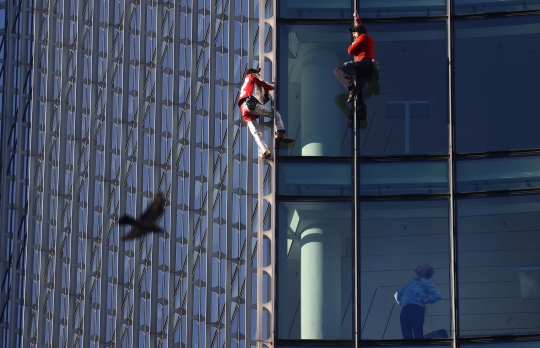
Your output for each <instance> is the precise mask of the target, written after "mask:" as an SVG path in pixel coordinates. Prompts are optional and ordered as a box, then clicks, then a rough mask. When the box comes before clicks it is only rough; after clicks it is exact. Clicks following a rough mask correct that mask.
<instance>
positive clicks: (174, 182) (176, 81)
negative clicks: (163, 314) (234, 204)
mask: <svg viewBox="0 0 540 348" xmlns="http://www.w3.org/2000/svg"><path fill="white" fill-rule="evenodd" d="M181 9H182V7H181V6H180V5H179V4H178V3H177V2H176V1H175V2H174V3H173V8H172V11H174V12H173V13H174V36H173V38H172V41H173V43H174V52H173V55H172V63H173V69H172V71H173V72H172V73H173V93H172V98H173V100H172V105H171V107H172V108H173V109H172V126H173V129H172V149H171V153H172V156H171V164H170V168H171V169H170V170H171V194H170V196H169V206H170V210H171V224H170V226H171V230H170V231H169V240H170V247H171V250H170V252H169V267H170V269H169V287H168V294H167V297H168V299H169V300H168V304H169V308H168V315H167V334H166V335H163V336H164V337H166V339H167V341H168V342H170V344H171V345H172V344H173V342H174V334H173V333H174V329H175V327H176V324H177V322H178V323H179V326H180V325H181V323H182V313H181V309H179V310H175V304H176V299H175V297H172V296H173V295H174V294H175V289H176V285H177V282H176V279H175V276H176V275H178V274H179V275H180V279H179V281H178V283H181V282H182V275H181V273H180V272H178V271H177V270H176V261H175V259H176V258H177V257H180V258H181V257H182V255H176V254H175V256H174V257H173V256H171V254H172V252H173V251H176V243H180V245H181V244H182V239H181V238H177V237H176V235H177V231H178V230H179V229H178V226H177V210H178V207H179V205H178V194H177V192H178V177H179V176H180V175H179V174H177V171H176V160H177V158H176V154H177V153H178V148H179V144H178V136H177V135H176V134H175V133H174V131H175V129H176V125H177V123H178V122H179V117H178V111H179V106H180V103H181V101H180V100H179V95H178V91H177V90H176V88H175V87H176V86H179V85H180V78H179V75H180V74H179V72H180V71H179V70H180V59H177V57H180V43H179V41H180V40H179V39H178V38H179V37H180V14H181ZM169 36H170V32H169ZM181 228H182V226H180V229H181ZM173 270H174V271H173ZM163 291H165V289H163ZM179 292H180V294H181V290H179ZM176 296H178V297H179V298H181V296H180V295H178V294H177V295H176ZM175 314H178V315H179V317H178V319H176V318H175ZM177 330H180V332H182V329H181V328H178V329H177ZM179 336H181V334H180V335H179ZM180 341H181V338H180Z"/></svg>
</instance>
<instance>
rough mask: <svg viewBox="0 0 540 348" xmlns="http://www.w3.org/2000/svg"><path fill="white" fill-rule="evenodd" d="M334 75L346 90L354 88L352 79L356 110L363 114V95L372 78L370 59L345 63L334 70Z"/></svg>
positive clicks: (364, 109) (364, 111)
mask: <svg viewBox="0 0 540 348" xmlns="http://www.w3.org/2000/svg"><path fill="white" fill-rule="evenodd" d="M334 74H335V75H336V77H337V78H338V80H339V82H341V84H342V85H343V86H344V87H345V88H347V89H348V88H349V87H352V86H354V84H353V77H354V80H355V81H354V82H356V88H358V93H357V94H356V98H357V104H356V105H357V110H358V111H360V112H361V113H364V114H365V113H366V102H365V100H364V93H365V92H366V89H367V86H368V83H369V81H371V78H372V77H373V65H372V62H371V59H362V60H360V61H349V62H345V63H344V64H342V65H341V66H340V67H338V68H336V69H334Z"/></svg>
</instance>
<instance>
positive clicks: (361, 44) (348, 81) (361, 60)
mask: <svg viewBox="0 0 540 348" xmlns="http://www.w3.org/2000/svg"><path fill="white" fill-rule="evenodd" d="M355 17H356V26H354V27H352V28H349V29H347V30H348V31H349V32H351V33H352V35H353V39H354V41H353V43H352V44H351V45H350V46H349V49H348V53H349V54H350V55H353V56H354V60H353V61H348V62H345V63H344V64H342V65H341V66H339V67H338V68H336V69H334V74H335V75H336V77H337V79H338V80H339V82H341V84H342V85H343V86H344V87H345V88H347V90H348V91H349V97H348V98H347V103H350V102H351V101H353V100H354V98H355V97H356V98H357V104H356V111H357V113H359V116H360V117H361V118H366V116H367V109H366V102H365V100H364V93H365V91H366V89H367V86H368V84H369V82H370V81H371V79H372V77H373V71H374V70H377V71H378V70H379V63H378V62H377V61H376V60H375V43H374V41H373V39H372V38H371V36H369V35H368V33H367V29H366V27H365V26H364V25H363V24H362V20H361V19H360V16H359V15H358V12H356V14H355ZM353 76H356V87H355V84H354V81H353Z"/></svg>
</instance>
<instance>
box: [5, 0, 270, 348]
mask: <svg viewBox="0 0 540 348" xmlns="http://www.w3.org/2000/svg"><path fill="white" fill-rule="evenodd" d="M267 4H270V2H265V1H258V0H249V1H247V0H215V1H214V0H212V1H210V0H163V1H157V0H149V1H142V0H53V1H49V0H26V1H20V0H9V1H7V0H0V180H1V182H0V183H1V185H0V347H2V348H4V347H5V348H8V347H9V348H12V347H55V348H56V347H81V348H82V347H84V348H87V347H104V346H114V347H135V348H138V347H209V348H210V347H214V348H215V347H238V348H240V347H253V346H257V344H258V342H261V341H263V340H267V339H268V338H269V335H270V334H269V333H268V332H266V333H265V335H264V336H263V334H262V333H261V331H262V330H258V324H259V325H260V326H262V325H263V323H262V322H263V320H262V319H260V318H263V314H262V312H263V310H262V306H263V303H262V301H259V302H258V301H257V299H259V298H263V299H265V296H262V292H263V290H262V288H263V287H262V284H261V283H262V282H259V281H258V280H257V276H258V273H257V272H258V270H261V269H262V266H261V267H258V265H261V264H262V262H259V261H258V258H259V256H260V255H261V254H262V252H257V250H263V249H264V248H263V246H262V244H264V243H263V242H262V240H261V242H260V243H259V233H258V232H259V231H258V230H257V228H258V227H257V222H258V221H259V220H260V221H262V219H263V218H264V217H265V216H266V215H265V214H266V211H267V210H268V208H267V207H268V204H264V203H263V200H259V197H260V196H262V193H261V192H265V193H266V194H267V193H268V186H269V184H268V183H267V182H265V183H262V181H263V180H262V179H261V180H260V181H258V176H257V174H258V173H259V170H260V172H261V173H263V172H264V173H267V171H268V167H269V164H268V162H263V161H262V160H260V159H258V157H257V150H256V145H255V144H254V141H253V137H252V136H251V135H250V134H249V131H248V130H247V127H246V126H245V125H244V124H243V121H242V119H241V116H240V112H239V110H238V106H237V104H236V100H235V99H236V97H237V95H238V92H239V89H240V87H241V83H242V79H243V74H244V71H245V69H246V68H247V67H248V66H249V67H255V68H257V67H258V66H259V62H261V63H260V65H261V67H262V68H263V74H264V76H265V79H267V80H271V78H272V77H274V76H273V75H272V72H271V69H269V66H271V64H270V63H269V61H268V57H266V55H268V54H269V52H271V51H272V50H273V49H274V47H275V45H273V44H272V40H270V39H269V37H270V38H271V31H270V30H265V29H268V27H267V25H268V24H267V23H265V20H268V18H274V15H275V13H274V12H273V11H275V9H276V7H275V6H266V5H267ZM261 24H266V26H264V25H261ZM259 27H261V30H260V31H259ZM263 52H264V54H263ZM263 56H264V57H263ZM263 58H264V59H265V60H266V61H265V64H263V63H262V61H263ZM268 133H269V132H268V131H267V132H266V133H265V135H266V136H267V139H268V138H269V137H268V135H269V134H268ZM272 135H273V134H272ZM263 163H264V164H263ZM259 167H260V168H259ZM263 177H264V175H262V174H261V178H263ZM268 181H269V182H272V180H268ZM271 189H273V188H271ZM259 190H260V191H259ZM158 193H162V194H163V197H164V201H165V203H164V206H165V207H164V213H163V214H162V216H161V217H160V218H159V219H157V221H156V222H155V223H156V224H157V225H158V226H159V227H161V228H162V229H163V231H162V232H161V233H153V234H148V235H145V236H140V237H139V238H135V239H132V240H123V237H124V236H126V234H127V233H129V232H130V227H128V226H119V225H118V220H119V218H120V217H121V216H123V215H124V214H127V215H130V216H140V215H141V214H142V213H143V212H144V211H145V210H146V209H147V207H148V206H149V205H150V204H151V203H152V201H153V199H154V197H155V196H156V195H157V194H158ZM263 209H264V210H263ZM258 217H260V219H258ZM263 227H264V231H267V230H269V227H268V226H267V225H264V226H263ZM264 231H261V235H262V232H264ZM265 266H266V265H265ZM261 273H262V272H260V273H259V274H261ZM264 293H265V295H266V297H267V296H268V293H267V292H264ZM266 322H268V319H266ZM265 324H266V323H265ZM267 331H268V330H267Z"/></svg>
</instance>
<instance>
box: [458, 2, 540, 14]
mask: <svg viewBox="0 0 540 348" xmlns="http://www.w3.org/2000/svg"><path fill="white" fill-rule="evenodd" d="M538 8H540V1H538V0H527V1H523V0H499V1H495V0H491V1H490V0H454V13H455V14H476V13H489V12H511V11H529V10H535V9H538Z"/></svg>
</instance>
